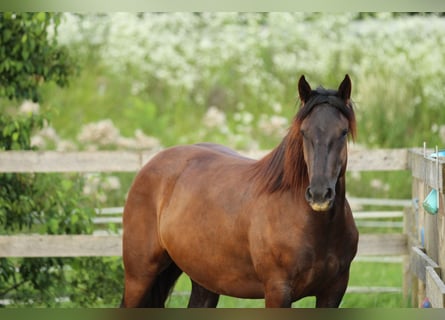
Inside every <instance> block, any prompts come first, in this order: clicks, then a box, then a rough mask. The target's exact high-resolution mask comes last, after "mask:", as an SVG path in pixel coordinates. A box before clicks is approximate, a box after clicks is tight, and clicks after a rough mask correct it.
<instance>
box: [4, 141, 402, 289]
mask: <svg viewBox="0 0 445 320" xmlns="http://www.w3.org/2000/svg"><path fill="white" fill-rule="evenodd" d="M265 153H266V152H265V151H258V152H255V153H244V154H245V155H246V156H250V157H252V158H259V157H261V156H263V155H264V154H265ZM155 154H156V152H155V151H154V152H128V151H97V152H52V151H45V152H31V151H7V152H0V173H5V172H22V173H27V172H28V173H30V172H79V173H89V172H137V171H138V170H139V169H140V168H141V167H142V166H143V165H144V164H145V163H146V162H147V161H149V160H150V159H151V158H152V157H153V156H154V155H155ZM408 159H409V150H408V149H377V150H354V149H353V150H352V151H350V153H349V156H348V171H349V172H354V171H359V172H361V171H400V170H408V169H409V161H408ZM0 187H1V186H0ZM349 200H350V202H351V203H352V204H353V205H372V206H385V207H386V208H387V207H389V206H392V207H398V208H399V210H393V211H388V210H386V211H354V217H355V219H356V221H357V224H360V223H361V224H362V225H363V226H379V223H381V222H380V221H375V219H380V218H384V219H386V218H400V217H403V215H404V211H403V210H400V208H404V207H407V206H409V205H410V203H411V201H410V200H397V199H363V198H360V199H356V198H353V199H349ZM99 212H100V214H98V216H97V217H96V218H95V223H97V224H103V223H109V222H111V223H120V220H121V213H122V207H119V208H107V209H103V210H99ZM370 220H371V221H370ZM384 223H388V222H384ZM395 224H396V225H397V227H400V223H399V222H395ZM400 230H402V228H400ZM407 248H408V246H407V237H406V235H405V234H404V233H403V232H402V231H401V232H400V233H388V234H382V233H379V234H360V240H359V249H358V259H366V258H370V259H373V260H372V261H375V259H376V257H385V256H386V257H389V258H388V259H393V258H394V257H399V258H397V261H402V257H403V256H406V255H407V254H408V252H409V251H408V249H407ZM121 252H122V244H121V236H120V235H118V234H113V235H109V234H103V233H102V234H100V235H99V234H94V235H8V236H0V257H49V256H51V257H85V256H120V255H121ZM383 261H386V260H383ZM410 288H411V286H410ZM404 289H405V288H404ZM349 290H350V291H349V292H400V291H401V288H400V289H399V288H393V287H383V288H380V287H378V288H377V287H367V288H363V287H360V288H349ZM351 290H352V291H351ZM405 293H406V292H405Z"/></svg>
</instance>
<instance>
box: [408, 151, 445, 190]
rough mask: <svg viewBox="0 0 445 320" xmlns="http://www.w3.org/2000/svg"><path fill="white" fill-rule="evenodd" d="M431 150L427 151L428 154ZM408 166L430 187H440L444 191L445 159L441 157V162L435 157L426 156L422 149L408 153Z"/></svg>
mask: <svg viewBox="0 0 445 320" xmlns="http://www.w3.org/2000/svg"><path fill="white" fill-rule="evenodd" d="M428 154H431V151H428V152H427V155H428ZM408 166H409V168H410V169H411V173H412V176H413V177H415V178H417V179H419V180H422V181H423V182H424V183H426V184H427V185H428V186H429V187H430V188H433V189H438V190H439V191H440V192H442V193H443V191H444V181H445V179H444V174H445V170H444V166H445V161H444V159H443V158H439V164H437V161H436V159H435V158H431V157H428V156H427V157H426V158H425V157H424V156H423V152H421V151H414V150H413V151H410V152H409V154H408Z"/></svg>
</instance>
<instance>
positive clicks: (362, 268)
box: [167, 261, 409, 308]
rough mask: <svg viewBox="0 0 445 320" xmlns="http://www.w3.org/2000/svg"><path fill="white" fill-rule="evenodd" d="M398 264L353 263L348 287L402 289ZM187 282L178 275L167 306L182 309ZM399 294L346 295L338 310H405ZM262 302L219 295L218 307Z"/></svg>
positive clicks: (304, 304) (308, 303)
mask: <svg viewBox="0 0 445 320" xmlns="http://www.w3.org/2000/svg"><path fill="white" fill-rule="evenodd" d="M402 268H403V265H402V264H401V263H382V262H363V261H353V263H352V266H351V275H350V280H349V285H348V287H358V286H360V287H398V288H402ZM190 290H191V285H190V280H189V279H188V277H187V276H186V275H182V276H181V277H180V278H179V280H178V282H177V284H176V286H175V288H174V291H173V293H172V296H171V297H170V298H169V300H168V303H167V307H169V308H184V307H186V306H187V302H188V297H189V294H190ZM314 306H315V298H314V297H306V298H304V299H301V300H299V301H296V302H294V303H293V305H292V307H294V308H313V307H314ZM408 306H409V305H408V303H407V301H406V300H405V299H404V297H403V295H402V293H349V292H348V293H346V294H345V296H344V297H343V301H342V303H341V305H340V307H341V308H400V307H408ZM263 307H264V300H263V299H238V298H232V297H228V296H221V297H220V300H219V303H218V308H263Z"/></svg>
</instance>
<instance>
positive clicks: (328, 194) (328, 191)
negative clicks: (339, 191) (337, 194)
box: [324, 188, 334, 200]
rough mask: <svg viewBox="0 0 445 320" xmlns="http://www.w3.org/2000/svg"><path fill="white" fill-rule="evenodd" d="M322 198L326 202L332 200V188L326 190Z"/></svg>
mask: <svg viewBox="0 0 445 320" xmlns="http://www.w3.org/2000/svg"><path fill="white" fill-rule="evenodd" d="M324 198H325V199H326V200H332V199H333V198H334V190H333V189H332V188H328V189H327V190H326V193H325V195H324Z"/></svg>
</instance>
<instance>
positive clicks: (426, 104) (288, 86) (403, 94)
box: [59, 12, 445, 147]
mask: <svg viewBox="0 0 445 320" xmlns="http://www.w3.org/2000/svg"><path fill="white" fill-rule="evenodd" d="M59 42H61V43H64V44H68V45H69V44H76V47H77V46H80V44H81V43H85V42H86V43H88V44H89V45H90V46H94V48H95V50H97V52H98V56H99V57H100V60H101V63H103V64H104V65H105V66H106V67H107V69H108V71H109V72H110V73H111V74H113V75H114V76H116V77H121V78H125V79H126V80H125V81H129V82H130V83H131V85H130V86H129V88H131V89H130V90H129V92H128V95H137V96H140V97H142V99H144V100H146V101H149V102H147V103H146V105H148V104H149V103H152V105H154V106H155V108H156V110H157V111H156V118H157V119H159V118H160V117H161V116H162V115H164V114H166V115H167V117H173V114H174V115H177V116H178V117H179V118H181V119H183V120H187V121H194V122H195V123H193V124H191V125H190V126H186V127H183V126H181V127H180V129H179V128H178V131H174V132H171V133H172V134H174V135H176V136H177V137H178V138H177V139H178V140H179V139H180V141H181V142H193V141H195V140H196V139H197V138H201V137H204V138H211V137H213V135H214V133H211V132H212V130H220V128H214V127H211V126H210V127H209V126H207V129H206V130H207V131H206V132H205V133H204V134H203V131H202V130H201V131H200V132H198V133H197V132H194V129H195V128H196V127H197V123H196V122H197V121H200V119H206V117H201V116H203V115H204V114H205V113H206V111H207V110H208V109H209V108H211V107H216V108H218V110H219V111H221V112H224V113H232V112H239V111H242V109H241V108H240V106H243V108H245V110H247V111H248V112H249V113H251V114H252V115H253V121H252V122H250V123H248V124H245V126H249V127H251V129H254V130H255V131H253V133H255V136H256V139H257V140H260V141H259V143H260V144H262V141H263V140H264V139H265V140H266V141H268V139H269V137H268V135H270V134H271V131H269V130H266V131H264V127H265V123H266V122H267V120H266V118H267V117H269V116H271V115H276V116H284V117H285V118H288V119H289V118H290V115H291V114H293V113H294V112H295V109H293V108H292V105H293V104H294V102H293V101H292V98H293V97H295V96H296V82H297V79H298V77H299V75H300V74H303V73H304V74H306V75H307V76H308V78H309V80H310V82H311V83H312V84H314V85H316V84H318V83H323V84H325V85H326V86H328V87H329V86H335V85H337V84H338V82H339V80H340V79H341V78H342V76H343V74H345V73H349V74H350V75H351V77H352V79H353V85H354V89H353V98H354V100H355V102H356V104H357V107H358V112H357V115H358V121H359V128H360V129H361V130H360V131H361V132H363V134H362V135H359V142H361V143H364V144H367V145H376V146H386V147H400V146H412V145H419V144H421V142H422V141H423V139H425V133H428V130H429V129H430V128H431V125H432V124H430V123H429V122H431V121H433V120H432V119H435V120H436V121H445V119H439V118H437V117H434V118H431V116H430V115H431V113H432V112H436V113H437V110H439V109H440V108H442V107H443V104H444V102H443V101H445V91H444V90H443V88H444V86H445V69H444V68H438V67H437V66H440V65H444V64H445V51H443V50H442V49H441V48H443V46H444V45H445V19H444V18H441V17H439V16H435V15H428V16H403V15H400V16H396V17H394V16H393V15H392V14H388V13H380V14H375V15H374V17H373V18H366V17H365V18H363V17H362V16H360V15H359V14H357V13H342V14H323V13H317V14H313V13H301V12H298V13H285V12H278V13H242V14H241V13H199V14H194V13H165V14H160V13H144V14H133V13H113V14H107V15H100V16H93V15H91V16H80V15H72V14H65V15H64V23H62V25H61V26H60V28H59ZM83 47H85V45H83ZM275 105H284V106H286V108H283V110H280V111H278V112H277V111H275V110H274V106H275ZM192 108H193V110H194V112H195V113H196V114H198V115H200V116H199V117H194V118H191V119H188V118H189V115H188V114H189V113H190V110H192ZM210 110H213V109H210ZM130 113H131V112H130ZM261 114H264V116H262V115H261ZM260 115H261V116H260ZM225 118H226V120H227V122H228V124H227V125H228V127H229V128H230V129H231V131H232V132H233V134H235V135H236V134H242V133H243V132H246V130H241V131H240V130H237V129H236V125H237V124H236V123H235V122H236V118H235V117H231V116H229V115H226V117H225ZM277 119H279V118H274V119H271V120H270V121H271V122H276V121H277ZM369 119H372V121H369ZM396 119H397V121H395V120H396ZM141 121H143V120H141ZM147 121H153V122H154V120H153V119H151V120H150V119H147ZM165 123H166V124H167V123H169V121H166V122H165ZM388 126H390V127H391V132H388V130H382V128H384V127H388ZM152 127H153V125H152ZM238 129H240V127H239V123H238ZM251 129H247V131H248V132H252V130H251ZM174 130H175V129H174ZM179 130H181V131H179ZM184 130H190V131H187V132H184ZM407 132H409V133H410V135H409V137H410V139H409V140H408V139H407V135H406V133H407ZM208 133H209V134H208ZM157 134H158V135H159V138H161V140H162V138H163V137H162V134H163V133H162V132H158V133H157ZM269 140H270V139H269ZM432 140H433V141H432V143H434V142H438V141H440V140H438V139H432ZM224 142H225V141H224ZM169 143H172V142H170V141H169ZM173 143H174V142H173ZM275 143H276V139H275V140H274V144H275ZM271 145H272V144H268V143H267V144H266V147H270V146H271Z"/></svg>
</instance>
